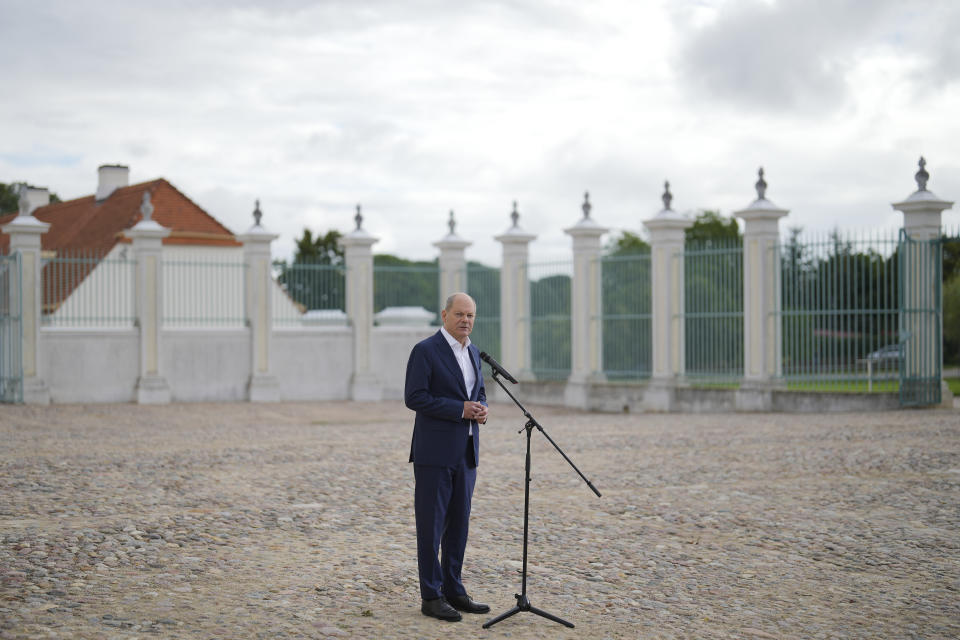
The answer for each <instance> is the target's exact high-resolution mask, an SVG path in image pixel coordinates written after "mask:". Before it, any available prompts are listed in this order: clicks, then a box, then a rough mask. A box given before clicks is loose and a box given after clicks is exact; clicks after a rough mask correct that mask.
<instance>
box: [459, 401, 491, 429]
mask: <svg viewBox="0 0 960 640" xmlns="http://www.w3.org/2000/svg"><path fill="white" fill-rule="evenodd" d="M489 412H490V410H489V409H488V408H487V407H486V406H485V405H483V404H481V403H479V402H471V401H470V400H467V401H465V402H464V403H463V417H464V418H466V419H467V420H476V421H477V422H479V423H480V424H483V423H485V422H486V421H487V414H488V413H489Z"/></svg>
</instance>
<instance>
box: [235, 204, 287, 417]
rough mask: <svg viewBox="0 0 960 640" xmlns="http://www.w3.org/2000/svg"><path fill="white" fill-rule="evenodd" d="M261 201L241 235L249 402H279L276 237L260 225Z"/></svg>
mask: <svg viewBox="0 0 960 640" xmlns="http://www.w3.org/2000/svg"><path fill="white" fill-rule="evenodd" d="M262 215H263V213H262V212H261V211H260V201H259V200H257V201H256V207H255V208H254V210H253V220H254V223H253V226H252V227H250V228H249V229H248V230H247V232H246V233H244V234H243V235H241V236H238V240H240V242H242V243H243V265H244V271H245V272H246V277H245V278H244V302H245V304H244V306H245V315H246V318H247V322H248V323H249V326H250V380H249V382H248V383H247V399H248V400H250V402H278V401H279V400H280V385H279V384H278V383H277V377H276V376H275V375H273V360H272V357H271V346H272V337H273V295H272V293H273V291H272V289H271V288H272V287H274V286H276V285H275V284H274V283H273V276H272V275H271V272H270V270H271V266H270V244H271V243H272V242H273V241H274V240H276V239H277V237H278V236H277V234H275V233H270V232H269V231H267V230H266V229H264V228H263V227H262V226H261V225H260V217H261V216H262Z"/></svg>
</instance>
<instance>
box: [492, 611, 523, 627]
mask: <svg viewBox="0 0 960 640" xmlns="http://www.w3.org/2000/svg"><path fill="white" fill-rule="evenodd" d="M515 613H520V607H514V608H513V609H510V610H509V611H506V612H504V613H501V614H500V615H498V616H497V617H496V618H494V619H493V620H487V621H486V622H484V623H483V628H484V629H489V628H490V627H492V626H493V625H495V624H497V623H498V622H500V621H501V620H506V619H507V618H509V617H510V616H512V615H513V614H515Z"/></svg>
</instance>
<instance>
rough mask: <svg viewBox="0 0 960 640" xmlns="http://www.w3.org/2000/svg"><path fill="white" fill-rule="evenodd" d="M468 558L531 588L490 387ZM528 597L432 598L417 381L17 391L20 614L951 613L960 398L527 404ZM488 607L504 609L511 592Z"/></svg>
mask: <svg viewBox="0 0 960 640" xmlns="http://www.w3.org/2000/svg"><path fill="white" fill-rule="evenodd" d="M492 410H493V414H492V416H493V417H492V419H491V424H490V425H488V426H487V427H485V428H484V430H483V442H482V444H483V451H482V454H481V467H480V474H479V480H478V484H477V490H476V494H475V500H474V512H473V519H472V525H473V526H472V531H471V537H470V545H469V547H468V557H467V566H466V569H465V581H466V583H467V585H468V588H469V589H470V590H471V593H472V595H473V596H474V597H475V598H476V599H478V600H481V601H484V602H488V603H490V605H491V606H492V608H493V614H497V613H499V612H502V611H505V610H507V609H509V608H510V607H512V606H513V605H514V604H515V600H514V597H513V594H514V593H515V592H517V591H519V589H520V573H519V567H520V560H521V554H522V545H521V540H522V520H523V509H522V506H523V458H524V445H525V439H524V437H523V436H522V435H518V433H517V431H518V429H519V428H520V427H521V426H522V419H521V417H520V416H519V414H518V412H517V411H516V409H515V408H514V407H513V406H512V405H510V406H506V405H503V404H497V405H494V406H493V407H492ZM532 410H533V413H534V414H535V415H536V416H537V417H538V418H539V419H540V421H541V422H542V423H543V424H544V425H545V427H546V428H547V431H548V433H549V434H550V435H551V436H552V437H553V439H554V440H555V441H556V442H557V443H558V444H559V445H560V446H561V447H563V448H564V450H565V452H566V453H567V454H568V455H569V456H570V457H571V459H572V460H573V461H574V463H576V464H577V466H578V467H579V468H580V469H581V470H582V471H583V472H584V474H586V475H587V477H589V478H590V479H591V481H592V482H593V483H594V484H595V485H596V487H597V488H598V489H599V490H600V491H601V492H602V493H603V497H602V498H597V497H595V496H594V495H593V494H592V493H591V492H590V491H589V489H588V488H587V487H586V485H585V484H584V483H583V482H582V481H581V480H580V478H579V476H577V475H576V473H575V472H574V471H573V470H572V469H571V468H570V467H569V466H568V465H567V463H566V462H565V461H564V460H563V458H562V457H561V456H560V455H559V454H558V453H557V452H556V451H555V450H554V449H553V448H552V446H551V445H550V444H549V442H548V441H547V440H546V438H544V437H543V435H542V434H540V433H538V432H536V431H534V433H533V483H532V490H531V491H532V501H531V535H530V573H529V584H528V594H529V597H530V600H531V602H532V604H533V605H534V606H536V607H539V608H542V609H545V610H547V611H549V612H551V613H554V614H557V615H560V616H562V617H565V618H567V619H568V620H570V621H571V622H573V623H575V624H576V629H572V630H568V629H566V628H565V627H562V626H560V625H558V624H556V623H554V622H551V621H548V620H545V619H543V618H540V617H538V616H536V615H534V614H532V613H520V614H518V615H515V616H513V617H512V618H509V619H508V620H505V621H503V622H501V623H499V624H497V625H495V626H494V627H492V628H491V629H488V630H483V629H482V628H481V624H482V623H483V622H484V621H485V620H486V619H489V617H490V616H468V617H466V618H465V620H464V621H463V622H460V623H456V624H451V623H443V622H439V621H435V620H432V619H428V618H425V617H424V616H422V615H421V614H420V612H419V595H418V589H417V582H416V560H415V555H414V524H413V510H412V491H413V472H412V469H411V468H410V466H409V465H408V464H407V462H406V460H407V454H408V451H409V437H410V431H411V424H412V415H411V414H410V412H408V411H407V410H406V409H404V408H403V407H402V406H401V405H400V404H399V403H379V404H352V403H317V404H281V405H251V404H242V403H238V404H217V405H212V404H195V405H194V404H189V405H185V404H181V405H172V406H165V407H144V406H134V405H109V406H104V405H92V406H51V407H24V406H12V407H3V408H2V410H0V438H2V440H0V441H2V443H3V445H2V447H0V542H2V545H0V579H2V583H0V638H70V637H74V638H135V637H140V638H148V637H158V638H270V639H273V638H327V637H331V638H342V637H349V638H447V637H457V638H473V637H477V638H483V637H505V638H577V639H579V638H750V639H753V638H798V639H799V638H803V639H807V638H924V639H930V638H957V637H960V549H958V547H960V531H958V530H960V506H958V499H960V491H958V489H960V412H957V411H946V410H931V411H905V412H889V413H874V414H833V415H781V414H777V415H752V414H751V415H737V414H735V415H605V414H587V413H579V412H571V411H565V410H560V409H556V408H550V407H532ZM491 615H492V614H491Z"/></svg>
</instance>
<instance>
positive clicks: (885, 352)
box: [867, 344, 900, 362]
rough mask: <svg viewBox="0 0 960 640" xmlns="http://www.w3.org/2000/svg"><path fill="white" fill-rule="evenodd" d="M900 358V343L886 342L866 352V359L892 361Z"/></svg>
mask: <svg viewBox="0 0 960 640" xmlns="http://www.w3.org/2000/svg"><path fill="white" fill-rule="evenodd" d="M899 359H900V345H899V344H888V345H886V346H885V347H880V348H879V349H877V350H876V351H872V352H870V353H868V354H867V360H872V361H874V362H892V361H894V360H899Z"/></svg>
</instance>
